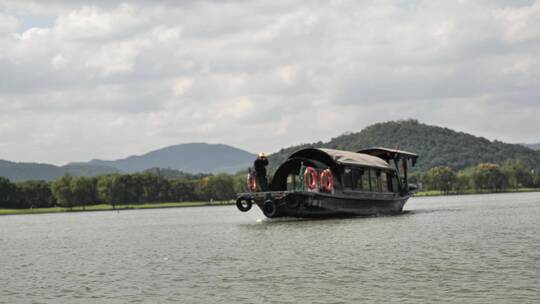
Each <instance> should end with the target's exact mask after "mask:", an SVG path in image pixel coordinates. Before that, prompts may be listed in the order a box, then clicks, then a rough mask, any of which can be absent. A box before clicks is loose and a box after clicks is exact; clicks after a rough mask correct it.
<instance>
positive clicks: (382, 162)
mask: <svg viewBox="0 0 540 304" xmlns="http://www.w3.org/2000/svg"><path fill="white" fill-rule="evenodd" d="M417 158H418V155H416V154H414V153H410V152H406V151H400V150H394V149H387V148H369V149H364V150H360V151H358V152H350V151H341V150H333V149H323V148H307V149H302V150H299V151H297V152H295V153H293V154H292V155H291V156H289V158H288V159H287V160H286V161H285V162H284V163H282V164H281V165H280V166H279V168H278V169H277V171H276V172H275V174H274V177H273V178H272V182H271V183H270V189H265V190H266V191H261V189H260V188H259V187H258V186H257V180H256V179H255V177H254V176H251V174H248V179H247V184H248V187H247V188H248V192H244V193H238V195H237V201H236V206H237V207H238V209H239V210H240V211H243V212H246V211H248V210H250V209H251V207H252V205H253V203H255V204H257V206H258V207H259V208H261V210H262V211H263V213H264V215H265V216H267V217H269V218H273V217H347V216H367V215H383V214H397V213H401V212H402V211H403V205H405V203H406V202H407V200H408V199H409V197H410V196H411V193H412V191H413V190H414V189H413V188H414V187H411V186H409V185H408V182H407V169H408V163H409V162H410V163H411V164H412V165H413V166H414V165H415V164H416V160H417Z"/></svg>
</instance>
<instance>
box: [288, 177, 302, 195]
mask: <svg viewBox="0 0 540 304" xmlns="http://www.w3.org/2000/svg"><path fill="white" fill-rule="evenodd" d="M298 183H299V180H298V175H296V174H289V176H287V190H288V191H291V190H296V185H298Z"/></svg>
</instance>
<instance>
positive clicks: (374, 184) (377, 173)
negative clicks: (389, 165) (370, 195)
mask: <svg viewBox="0 0 540 304" xmlns="http://www.w3.org/2000/svg"><path fill="white" fill-rule="evenodd" d="M369 171H370V180H371V191H372V192H381V170H373V169H371V170H369Z"/></svg>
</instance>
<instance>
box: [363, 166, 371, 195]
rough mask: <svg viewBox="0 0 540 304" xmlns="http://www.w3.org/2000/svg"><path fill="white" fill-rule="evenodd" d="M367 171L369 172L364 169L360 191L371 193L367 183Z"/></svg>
mask: <svg viewBox="0 0 540 304" xmlns="http://www.w3.org/2000/svg"><path fill="white" fill-rule="evenodd" d="M369 171H371V170H370V169H364V171H363V172H364V174H363V178H362V190H363V191H366V192H368V191H371V185H370V183H369Z"/></svg>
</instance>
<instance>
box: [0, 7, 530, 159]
mask: <svg viewBox="0 0 540 304" xmlns="http://www.w3.org/2000/svg"><path fill="white" fill-rule="evenodd" d="M44 20H45V21H44ZM538 20H540V1H528V0H520V1H513V2H506V1H487V0H486V1H483V0H481V1H474V2H473V1H448V2H433V1H408V2H395V1H348V0H343V1H331V2H317V1H315V2H304V1H271V2H260V1H248V2H241V3H236V2H228V1H227V2H224V1H203V2H201V1H193V2H191V1H181V2H172V1H158V2H149V1H131V2H130V3H129V4H123V3H118V2H114V1H113V2H109V1H98V2H95V1H94V2H92V5H88V3H86V1H69V2H67V1H60V0H58V1H55V0H53V1H50V2H48V4H47V5H46V4H43V3H42V2H41V1H23V2H21V1H10V0H6V1H3V2H2V4H0V71H1V72H0V106H1V107H2V109H3V111H2V112H0V127H1V128H0V142H1V143H2V149H1V152H0V158H5V159H13V160H24V161H31V160H37V161H49V162H55V163H63V162H68V161H72V160H85V159H90V158H96V157H98V158H119V157H124V156H126V155H129V154H134V153H141V152H145V151H147V150H149V149H153V148H159V147H161V146H164V145H167V144H177V143H181V142H189V141H209V142H223V143H228V144H232V145H237V146H239V147H242V148H246V149H249V150H251V151H259V150H266V151H272V150H277V149H279V148H281V147H284V146H287V145H290V144H297V143H300V142H310V141H318V140H325V139H329V138H330V137H333V136H336V135H338V134H340V133H342V132H343V131H346V130H359V129H361V128H362V127H365V126H366V125H368V124H371V123H374V122H378V121H386V120H390V119H402V118H409V117H414V118H418V119H420V120H422V121H426V122H428V123H434V124H442V125H446V126H449V127H453V128H456V129H458V130H464V131H469V132H472V133H476V134H478V135H483V136H487V137H489V138H498V139H501V140H506V141H512V142H519V141H531V142H533V141H540V138H539V137H538V135H537V132H536V131H535V130H536V129H538V128H540V121H539V120H538V119H535V117H537V116H539V115H540V112H539V111H540V109H539V108H538V101H537V98H538V96H539V94H540V92H539V89H538V88H539V85H538V84H539V83H540V57H538V54H539V52H540V32H539V29H540V24H539V23H538V22H539V21H538ZM494 122H496V124H494ZM21 138H25V140H21ZM7 143H9V144H7ZM73 143H76V144H75V145H74V144H73ZM38 150H39V151H40V153H39V154H37V152H36V151H38Z"/></svg>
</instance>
